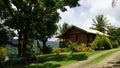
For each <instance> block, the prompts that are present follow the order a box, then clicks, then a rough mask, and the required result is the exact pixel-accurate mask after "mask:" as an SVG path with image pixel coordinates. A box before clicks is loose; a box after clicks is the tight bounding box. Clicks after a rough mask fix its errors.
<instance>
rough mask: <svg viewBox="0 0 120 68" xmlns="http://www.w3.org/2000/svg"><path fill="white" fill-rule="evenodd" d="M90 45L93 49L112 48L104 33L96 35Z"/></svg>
mask: <svg viewBox="0 0 120 68" xmlns="http://www.w3.org/2000/svg"><path fill="white" fill-rule="evenodd" d="M90 45H91V47H92V48H93V49H94V50H102V49H111V48H112V45H111V42H110V40H109V38H107V37H106V36H104V35H97V36H96V38H95V40H94V41H93V42H92V43H91V44H90Z"/></svg>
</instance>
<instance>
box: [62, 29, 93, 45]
mask: <svg viewBox="0 0 120 68" xmlns="http://www.w3.org/2000/svg"><path fill="white" fill-rule="evenodd" d="M94 38H95V34H90V33H87V32H85V31H83V30H80V29H76V28H71V29H69V30H68V31H67V32H66V33H65V34H64V35H62V39H64V42H63V43H64V45H65V46H66V45H67V43H68V42H69V41H71V42H74V43H77V44H78V45H80V44H81V43H85V44H88V43H90V42H92V41H93V40H94Z"/></svg>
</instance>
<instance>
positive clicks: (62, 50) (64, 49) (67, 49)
mask: <svg viewBox="0 0 120 68" xmlns="http://www.w3.org/2000/svg"><path fill="white" fill-rule="evenodd" d="M69 51H70V50H69V48H61V52H69Z"/></svg>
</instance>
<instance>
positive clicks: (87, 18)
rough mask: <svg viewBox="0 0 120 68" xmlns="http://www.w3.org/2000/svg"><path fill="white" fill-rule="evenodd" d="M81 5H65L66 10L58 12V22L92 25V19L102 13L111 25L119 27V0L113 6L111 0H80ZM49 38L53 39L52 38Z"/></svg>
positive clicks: (84, 26) (79, 25) (81, 25)
mask: <svg viewBox="0 0 120 68" xmlns="http://www.w3.org/2000/svg"><path fill="white" fill-rule="evenodd" d="M79 3H80V4H81V6H79V7H75V8H69V7H67V9H68V10H67V11H66V12H60V11H59V12H60V16H61V20H60V21H59V23H58V24H63V23H64V22H67V23H68V24H70V25H75V26H78V27H81V28H89V27H91V26H92V23H93V21H92V19H95V16H97V15H101V14H103V15H104V16H105V17H107V19H108V20H109V22H108V23H111V25H113V26H116V27H120V0H117V2H116V5H115V7H114V8H113V7H112V4H111V3H112V0H81V1H79ZM51 40H55V39H54V38H53V39H51Z"/></svg>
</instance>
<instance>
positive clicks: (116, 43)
mask: <svg viewBox="0 0 120 68" xmlns="http://www.w3.org/2000/svg"><path fill="white" fill-rule="evenodd" d="M111 43H112V47H113V48H118V45H119V43H118V41H117V40H115V41H111Z"/></svg>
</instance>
